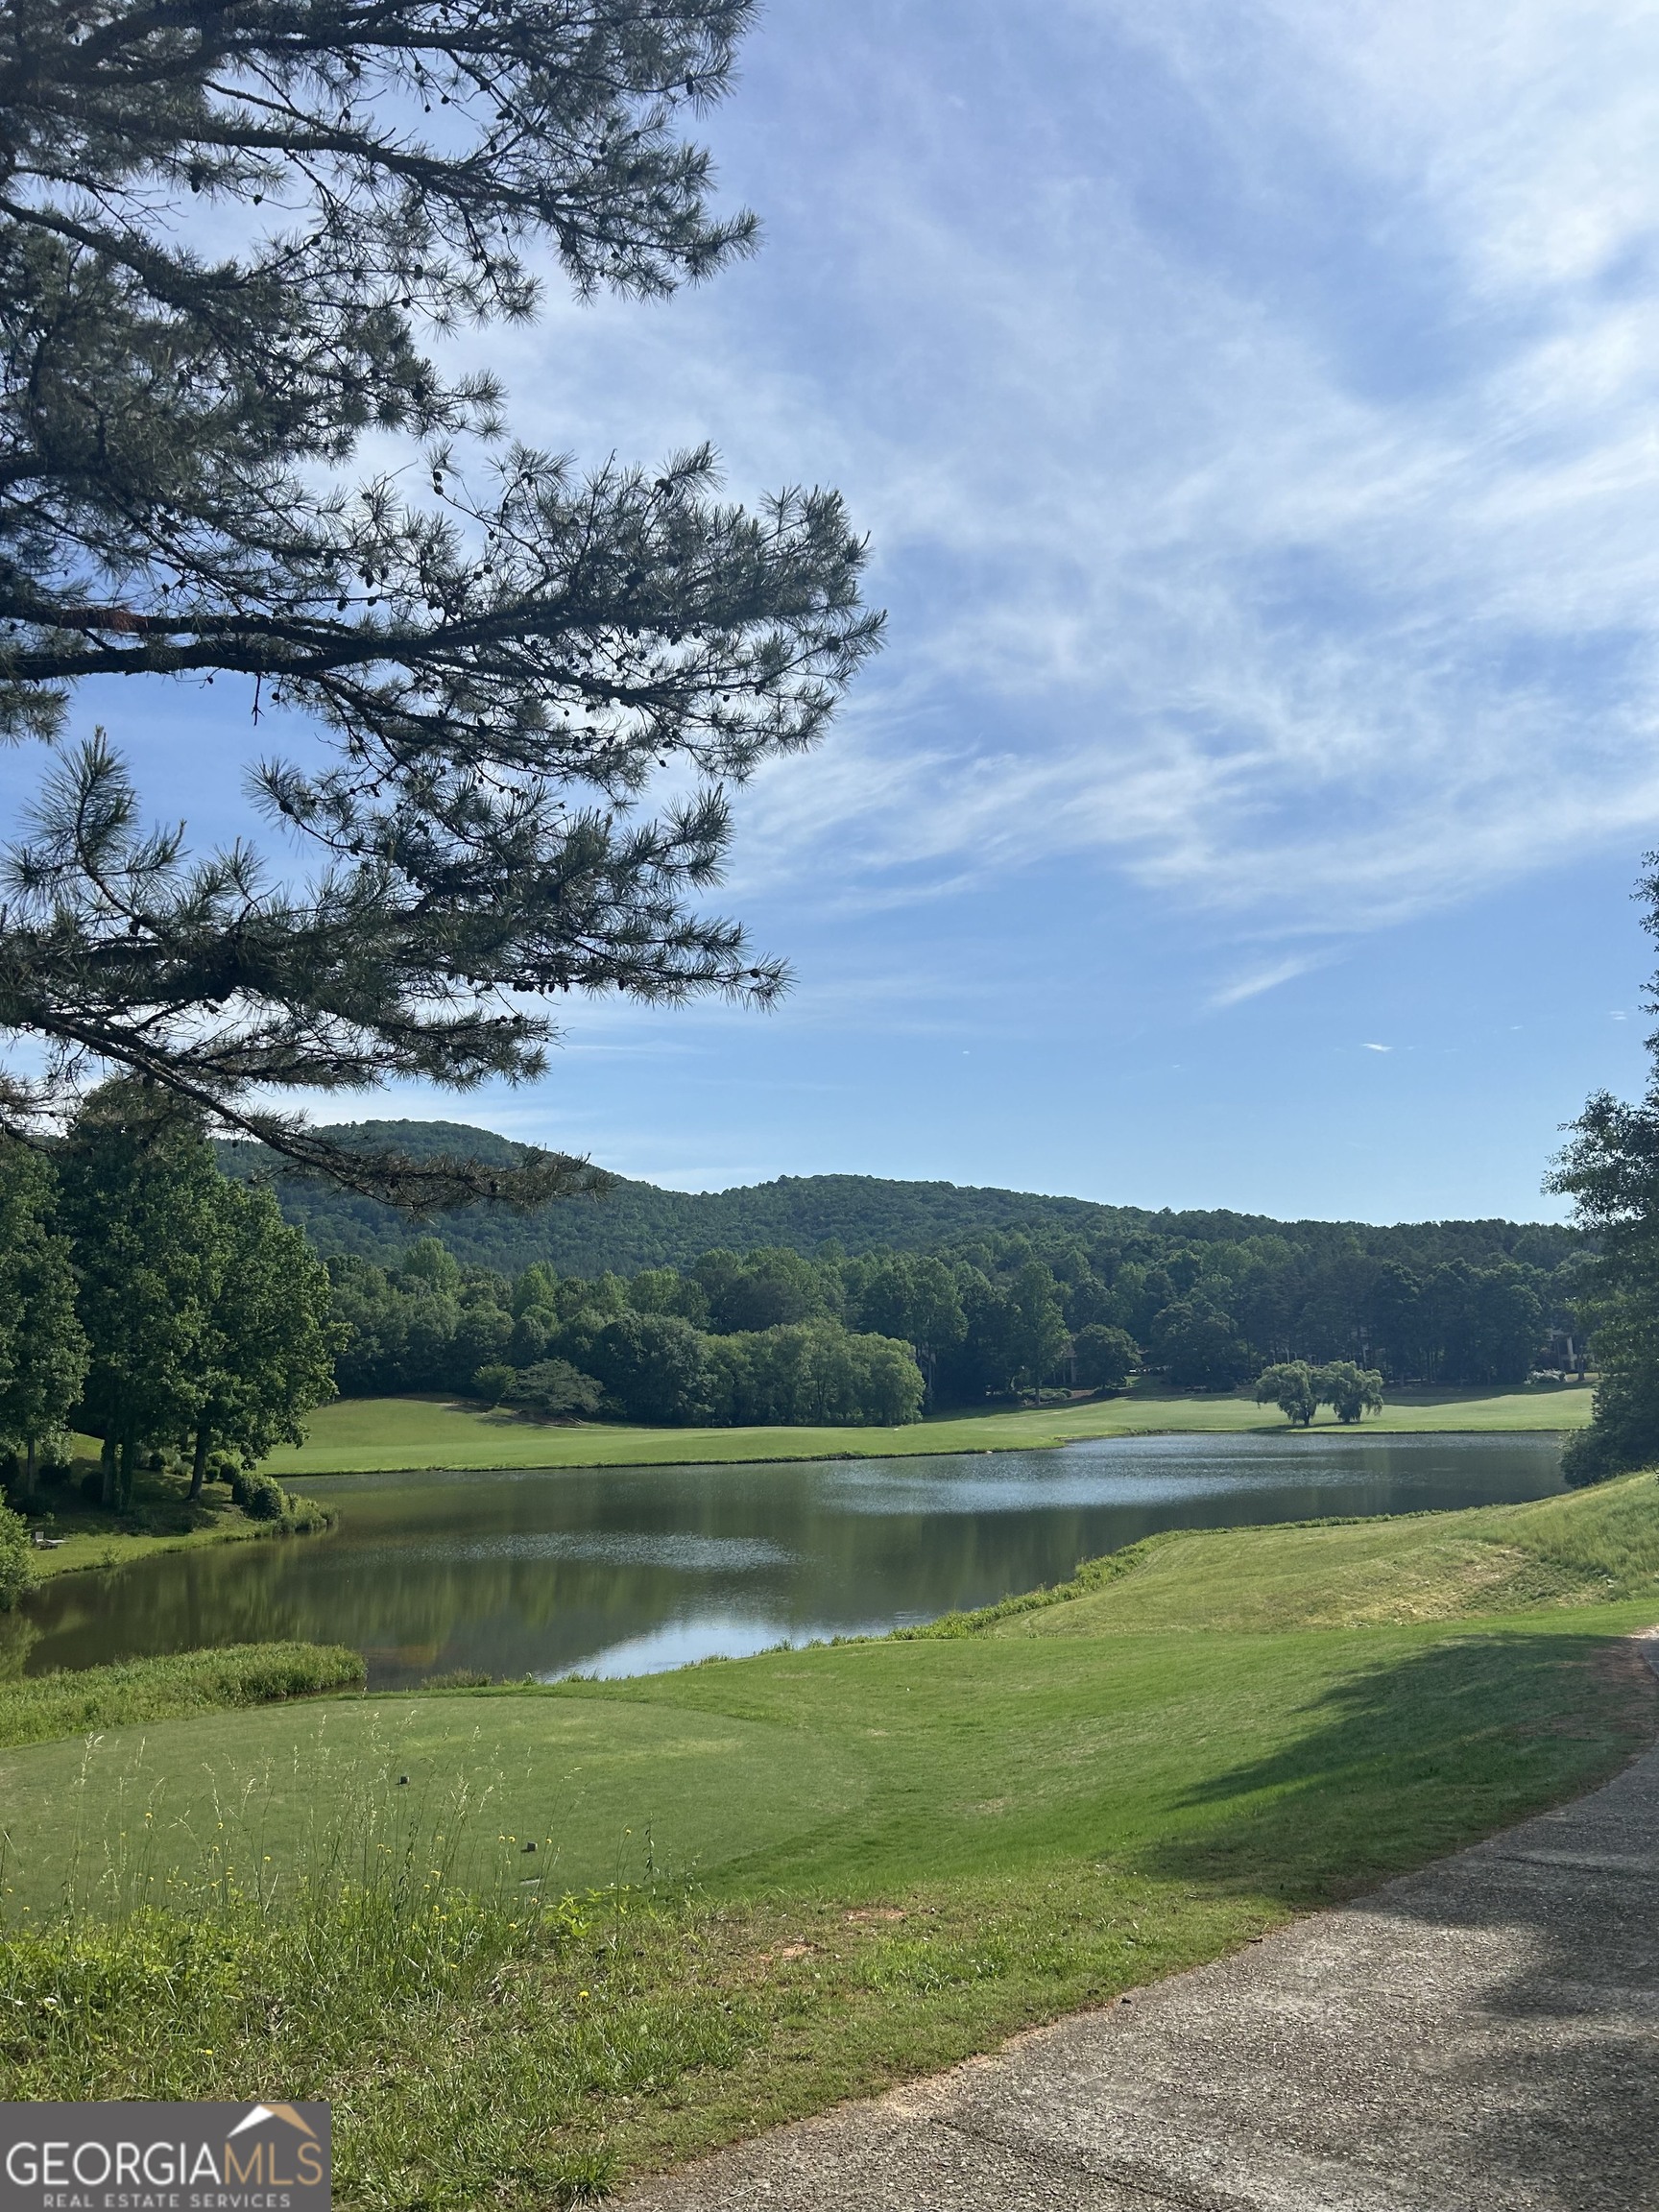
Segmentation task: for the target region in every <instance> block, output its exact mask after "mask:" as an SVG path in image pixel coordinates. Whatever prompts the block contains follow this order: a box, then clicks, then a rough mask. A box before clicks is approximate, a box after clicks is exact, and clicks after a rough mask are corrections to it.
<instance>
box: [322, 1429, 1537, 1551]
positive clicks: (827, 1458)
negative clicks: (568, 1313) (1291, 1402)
mask: <svg viewBox="0 0 1659 2212" xmlns="http://www.w3.org/2000/svg"><path fill="white" fill-rule="evenodd" d="M1576 1429H1577V1424H1576V1423H1574V1424H1572V1425H1571V1426H1568V1427H1563V1428H1547V1427H1544V1426H1542V1425H1541V1426H1540V1427H1538V1428H1536V1429H1478V1428H1476V1427H1474V1426H1473V1425H1471V1424H1464V1425H1462V1426H1460V1427H1458V1428H1455V1429H1379V1428H1375V1427H1372V1428H1367V1429H1363V1430H1361V1429H1359V1428H1358V1427H1355V1426H1350V1427H1347V1428H1341V1427H1339V1426H1338V1425H1337V1424H1336V1423H1335V1422H1329V1423H1319V1424H1317V1425H1316V1426H1315V1427H1314V1428H1313V1429H1311V1430H1307V1429H1301V1428H1297V1429H1291V1428H1288V1427H1286V1428H1283V1429H1280V1428H1267V1427H1265V1426H1263V1427H1262V1428H1260V1429H1219V1430H1217V1429H1182V1428H1170V1429H1108V1430H1102V1431H1099V1432H1098V1433H1097V1434H1095V1435H1092V1436H1045V1437H1037V1438H1033V1439H1032V1440H1031V1441H1029V1442H1027V1443H1023V1444H944V1445H940V1446H939V1447H938V1449H937V1450H935V1451H929V1452H891V1451H884V1452H780V1453H757V1454H755V1455H752V1456H751V1455H742V1456H740V1457H738V1456H734V1457H732V1458H714V1457H707V1458H700V1459H549V1460H545V1461H541V1460H525V1461H522V1462H520V1461H517V1460H512V1461H497V1462H496V1463H495V1464H494V1465H489V1464H486V1463H482V1462H480V1463H477V1464H475V1465H472V1466H469V1467H463V1466H458V1465H452V1464H449V1463H447V1462H445V1464H443V1465H439V1464H437V1463H435V1462H431V1461H428V1462H427V1463H426V1464H425V1465H423V1466H411V1467H319V1468H315V1469H311V1470H308V1471H306V1472H304V1473H301V1474H290V1475H289V1476H288V1480H289V1481H290V1482H293V1483H301V1482H341V1481H345V1480H348V1479H350V1478H351V1477H352V1476H357V1475H593V1474H605V1473H608V1472H610V1471H612V1470H614V1471H615V1472H616V1473H617V1474H619V1475H621V1474H635V1475H637V1474H649V1473H650V1472H651V1471H652V1470H653V1469H658V1470H663V1469H667V1468H670V1467H673V1468H685V1467H817V1466H844V1465H848V1466H850V1465H856V1463H857V1462H858V1461H860V1460H863V1459H1000V1458H1002V1457H1004V1456H1005V1455H1009V1454H1012V1453H1016V1452H1059V1451H1063V1450H1064V1449H1065V1447H1066V1446H1067V1445H1069V1444H1116V1443H1119V1442H1121V1443H1125V1444H1131V1443H1138V1442H1141V1443H1143V1442H1144V1441H1145V1440H1146V1439H1147V1438H1148V1437H1155V1436H1290V1437H1304V1436H1309V1435H1314V1436H1319V1437H1321V1438H1323V1437H1327V1436H1347V1437H1358V1436H1364V1437H1366V1438H1367V1439H1369V1438H1370V1437H1373V1436H1381V1437H1383V1438H1386V1439H1399V1438H1401V1437H1407V1436H1498V1437H1504V1436H1571V1435H1574V1434H1575V1432H1576ZM691 1433H692V1434H695V1433H696V1431H691ZM1275 1526H1277V1524H1275Z"/></svg>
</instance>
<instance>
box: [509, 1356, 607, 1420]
mask: <svg viewBox="0 0 1659 2212" xmlns="http://www.w3.org/2000/svg"><path fill="white" fill-rule="evenodd" d="M507 1399H508V1403H509V1404H510V1405H513V1406H517V1407H519V1408H520V1410H521V1411H523V1412H525V1413H529V1414H531V1415H533V1416H534V1417H535V1418H536V1419H537V1420H539V1421H560V1420H569V1419H570V1418H571V1417H572V1416H574V1415H577V1414H582V1413H597V1412H598V1410H599V1408H600V1407H601V1406H602V1405H603V1404H604V1403H605V1391H604V1388H603V1386H602V1385H601V1384H600V1383H595V1382H594V1380H593V1378H592V1376H591V1375H584V1374H583V1373H582V1372H581V1371H580V1370H579V1369H578V1368H575V1367H572V1366H571V1364H570V1362H569V1360H568V1359H538V1360H537V1362H536V1364H535V1366H534V1367H526V1368H525V1370H524V1372H523V1374H522V1375H519V1376H517V1377H516V1378H515V1381H514V1383H513V1387H512V1389H511V1390H510V1391H509V1392H508V1393H507Z"/></svg>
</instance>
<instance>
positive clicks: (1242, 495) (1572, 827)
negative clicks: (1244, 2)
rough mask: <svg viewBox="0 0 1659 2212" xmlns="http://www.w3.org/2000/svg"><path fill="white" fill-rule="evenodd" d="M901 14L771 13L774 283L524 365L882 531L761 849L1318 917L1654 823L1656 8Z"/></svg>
mask: <svg viewBox="0 0 1659 2212" xmlns="http://www.w3.org/2000/svg"><path fill="white" fill-rule="evenodd" d="M884 21H885V18H884V12H882V11H879V10H878V8H877V7H876V6H875V0H849V4H848V6H847V7H846V8H845V9H844V10H837V11H836V12H835V15H834V18H833V20H830V19H829V17H827V16H821V15H819V14H818V13H817V12H807V11H805V10H804V9H802V8H800V7H794V8H787V7H786V8H785V9H784V11H783V20H782V22H781V25H780V28H779V29H778V31H777V32H776V34H775V35H773V36H772V37H771V39H770V42H768V39H767V37H766V36H764V35H763V36H762V38H761V40H760V42H759V43H758V44H757V47H756V49H755V52H754V55H753V57H752V59H751V63H750V69H749V83H748V85H747V87H746V90H745V92H744V94H743V95H742V96H741V98H740V100H739V102H738V103H737V104H735V105H734V106H733V109H732V110H731V111H730V115H729V117H728V119H727V120H726V121H725V122H724V123H723V124H722V131H723V132H725V148H724V151H725V155H726V162H727V167H728V169H729V171H733V172H735V181H736V183H737V184H738V185H739V186H741V187H742V188H745V189H747V190H749V191H751V192H752V193H753V194H754V196H756V197H757V198H760V199H762V200H763V202H764V203H765V205H766V210H767V213H768V216H769V219H770V223H771V229H772V238H771V242H770V245H769V249H768V252H767V254H766V255H765V256H763V258H762V260H761V261H760V262H759V263H758V264H757V266H756V268H755V269H754V270H753V271H751V272H744V273H743V274H742V275H741V276H737V277H734V278H728V279H723V280H722V283H721V285H720V286H718V287H716V288H715V289H714V290H712V291H711V292H710V293H709V295H707V296H706V297H704V298H700V299H698V300H695V301H690V302H685V301H682V302H677V303H676V304H675V305H674V306H673V307H672V308H671V309H668V310H666V311H663V312H659V311H656V310H650V309H637V308H626V307H607V308H605V309H603V310H601V311H600V312H599V313H598V314H597V315H588V316H587V317H586V318H585V319H583V318H580V317H578V316H576V315H575V314H574V312H572V313H571V314H570V315H568V316H565V315H564V314H562V313H561V314H559V315H556V317H555V331H556V337H555V342H554V345H553V348H552V349H551V357H550V356H549V349H548V347H547V343H546V339H545V337H544V336H543V337H541V338H538V339H535V340H532V341H527V342H526V347H525V350H524V353H523V355H522V359H521V361H520V362H519V363H518V364H514V363H512V362H509V364H508V366H509V373H510V374H511V376H512V379H513V381H514V383H515V384H516V385H517V387H518V389H519V390H520V391H521V392H523V391H526V390H527V389H528V390H530V392H531V394H532V397H539V398H541V400H542V401H544V403H545V405H546V408H547V413H548V418H549V422H550V425H556V427H557V432H558V436H559V441H560V442H561V443H578V444H581V445H586V446H587V447H588V448H589V449H594V448H603V447H604V446H606V445H611V444H619V445H623V446H624V447H625V448H626V449H629V450H639V449H641V446H642V444H643V447H644V449H646V450H651V449H653V444H652V441H653V440H655V442H656V443H657V444H660V445H666V444H671V443H673V442H675V441H677V440H681V439H684V438H686V437H690V436H693V435H701V434H703V433H705V432H712V433H714V434H715V435H716V436H717V437H718V438H719V439H720V441H721V443H722V445H724V447H725V448H726V451H727V454H728V457H729V462H730V467H731V474H732V477H733V484H734V487H736V488H739V489H744V490H751V489H754V488H757V487H758V486H760V485H762V484H765V483H768V482H776V481H778V480H780V479H781V478H783V477H785V476H799V475H802V474H806V475H814V474H815V475H819V476H822V477H831V478H833V479H834V480H836V481H839V482H841V483H842V484H843V485H844V486H845V487H846V489H847V490H848V492H849V493H850V495H851V497H852V498H853V501H854V507H855V510H856V512H857V513H858V515H859V516H860V517H861V518H862V519H863V520H864V521H865V522H867V524H868V525H869V526H870V528H871V530H872V533H873V538H874V543H875V547H876V551H877V556H878V562H877V570H876V586H877V589H878V593H879V594H880V595H882V596H884V597H886V598H887V599H888V600H889V601H890V603H891V604H892V607H893V610H894V625H893V641H892V646H891V649H890V651H889V653H888V655H887V656H886V658H885V660H884V661H883V663H882V664H881V665H880V666H879V667H878V670H877V671H876V672H875V673H874V674H873V675H872V676H871V677H870V678H869V679H868V680H867V681H866V682H865V684H864V685H863V686H862V688H861V690H860V694H859V697H858V699H857V702H856V704H855V706H854V709H853V710H852V711H851V713H850V714H849V716H848V718H847V721H846V724H845V726H844V729H843V731H842V733H840V734H839V735H838V737H837V738H836V739H835V740H834V742H833V744H832V746H831V748H830V749H829V751H828V752H827V753H825V754H824V755H822V756H821V757H819V758H818V759H817V760H816V761H815V762H813V763H812V764H810V765H804V764H801V763H788V764H786V765H784V766H783V767H782V768H781V769H780V770H779V771H778V772H777V773H776V774H775V775H768V776H766V777H764V778H762V779H761V781H760V782H759V784H758V785H757V788H756V790H755V791H754V792H753V794H752V795H751V797H750V799H749V801H748V802H747V805H748V820H749V834H748V837H747V839H746V844H745V848H744V853H745V856H744V859H743V862H742V866H743V868H744V874H745V880H746V881H748V882H751V883H754V882H758V881H761V880H764V879H766V878H781V877H791V878H795V879H798V880H801V881H804V882H805V883H807V884H811V885H818V886H824V885H829V884H830V883H833V884H834V886H835V888H836V895H837V896H838V897H843V898H849V897H850V898H852V899H854V900H855V901H857V902H863V903H872V902H888V901H892V900H897V899H910V898H919V897H926V896H930V895H937V894H938V893H939V892H940V891H941V890H954V889H959V888H960V887H961V886H962V885H963V884H964V883H965V882H971V881H973V880H974V879H975V878H980V877H982V876H983V875H984V874H985V873H986V872H987V871H998V870H1006V869H1010V868H1019V867H1023V866H1027V865H1029V864H1030V863H1031V862H1033V861H1034V860H1038V859H1043V860H1047V859H1050V858H1052V857H1054V856H1056V855H1062V856H1064V855H1067V854H1100V855H1104V856H1105V857H1106V858H1107V860H1108V861H1109V862H1110V863H1112V864H1113V865H1116V866H1118V867H1119V868H1121V869H1123V870H1125V871H1127V872H1129V873H1130V874H1132V875H1134V876H1136V877H1139V878H1141V879H1142V880H1143V881H1144V882H1146V883H1147V884H1149V885H1151V886H1154V887H1156V888H1157V889H1158V890H1159V891H1160V892H1161V893H1163V894H1165V895H1166V896H1168V897H1171V898H1174V899H1176V900H1178V901H1180V902H1184V903H1187V904H1189V905H1214V904H1220V905H1222V906H1225V907H1228V908H1231V909H1235V910H1247V911H1248V912H1249V913H1250V914H1251V915H1252V916H1253V917H1255V919H1256V921H1257V922H1258V923H1259V924H1260V925H1261V926H1262V927H1267V928H1274V927H1277V928H1282V929H1289V930H1295V931H1303V930H1310V931H1313V932H1324V931H1347V930H1352V929H1356V928H1367V927H1372V926H1379V925H1382V924H1386V923H1389V922H1393V921H1397V920H1400V919H1402V918H1404V917H1407V916H1409V915H1411V914H1413V913H1416V912H1419V911H1422V910H1424V909H1425V908H1429V907H1432V906H1433V905H1435V904H1437V903H1441V902H1446V901H1448V900H1454V899H1456V898H1459V897H1462V896H1464V895H1467V894H1470V893H1473V892H1478V891H1479V890H1481V889H1483V888H1486V887H1488V886H1490V885H1492V884H1494V883H1497V882H1500V881H1503V879H1505V878H1512V877H1514V876H1516V875H1517V874H1521V873H1524V872H1526V871H1527V870H1529V869H1532V868H1536V867H1538V866H1540V865H1545V864H1550V863H1552V862H1554V861H1556V860H1558V859H1560V858H1562V857H1564V856H1569V855H1571V854H1575V853H1582V852H1586V851H1589V850H1593V849H1596V848H1597V847H1599V846H1603V845H1606V844H1607V843H1609V842H1611V841H1622V842H1623V843H1625V844H1630V843H1633V842H1635V841H1637V840H1638V839H1639V838H1640V837H1641V836H1643V835H1644V834H1647V833H1648V832H1649V831H1650V830H1651V829H1652V827H1653V826H1654V825H1655V824H1659V746H1656V745H1655V736H1656V734H1659V655H1656V651H1655V609H1656V608H1659V530H1656V529H1655V527H1654V519H1655V505H1656V501H1659V436H1656V435H1655V433H1654V431H1653V427H1652V424H1653V420H1654V410H1655V402H1656V401H1659V287H1656V286H1655V284H1654V281H1653V277H1654V275H1655V273H1656V272H1659V245H1656V243H1655V242H1656V241H1659V170H1656V169H1655V168H1654V165H1653V163H1652V161H1651V159H1650V158H1649V149H1650V147H1651V145H1652V143H1653V141H1654V135H1655V127H1656V126H1659V90H1656V89H1655V88H1656V87H1659V21H1656V19H1655V18H1653V17H1652V16H1651V14H1650V13H1648V12H1644V11H1639V10H1636V9H1633V8H1623V7H1622V8H1614V9H1609V10H1600V11H1594V12H1585V11H1584V10H1582V9H1581V8H1577V7H1574V6H1571V5H1568V4H1567V0H1559V4H1556V5H1543V4H1541V0H1534V4H1532V5H1526V4H1522V5H1520V6H1515V5H1510V4H1507V0H1471V4H1470V5H1467V6H1464V7H1460V8H1456V9H1448V8H1445V7H1443V6H1430V5H1427V4H1426V0H1404V4H1403V5H1401V6H1399V7H1395V8H1390V9H1389V10H1386V11H1383V12H1379V13H1374V14H1373V15H1371V16H1369V17H1366V18H1364V19H1360V18H1357V17H1356V15H1355V13H1354V11H1353V10H1352V8H1351V7H1349V6H1347V5H1345V4H1339V0H1279V4H1277V5H1274V4H1271V0H1259V4H1258V5H1255V6H1252V7H1250V8H1248V9H1245V10H1240V9H1238V7H1237V6H1235V5H1232V4H1231V0H1156V5H1154V4H1153V0H1120V4H1119V5H1116V6H1115V7H1114V8H1113V9H1112V10H1110V11H1106V10H1103V9H1101V8H1100V7H1099V6H1097V5H1096V4H1094V0H1073V5H1071V6H1070V8H1065V9H1062V10H1061V11H1059V12H1052V11H1047V10H1042V9H1039V8H1037V7H1036V5H1035V0H1027V4H1026V5H1022V6H1019V7H1016V8H1015V9H1013V10H1012V11H1010V10H1008V9H1006V8H1004V7H1000V6H998V7H993V6H992V5H991V0H962V5H960V6H953V7H952V8H950V10H949V11H947V10H945V9H944V8H942V7H941V8H939V9H937V10H934V11H931V12H930V11H928V10H927V9H926V8H924V9H921V10H918V11H912V12H910V14H909V17H908V18H907V28H908V36H907V37H906V39H905V41H904V42H903V43H902V48H901V49H900V50H899V51H898V52H895V51H894V50H893V48H892V46H891V44H890V41H889V40H888V39H887V37H886V36H885V31H884ZM831 61H832V62H833V64H834V65H833V67H830V66H829V63H830V62H831ZM566 340H567V342H568V344H567V348H566ZM533 360H534V362H535V363H536V365H537V366H536V372H535V373H532V368H531V364H532V361H533Z"/></svg>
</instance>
